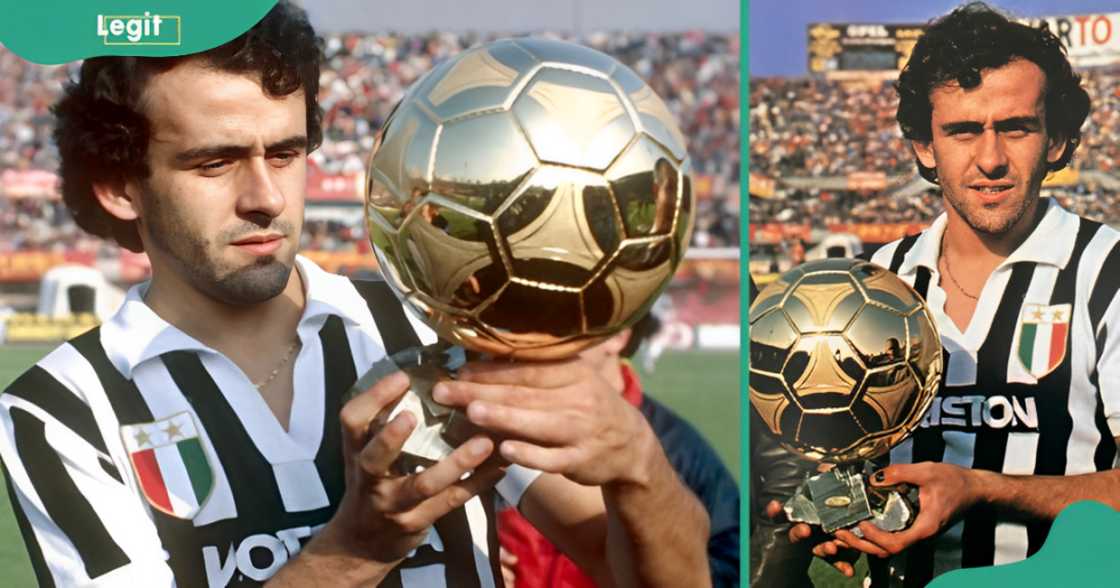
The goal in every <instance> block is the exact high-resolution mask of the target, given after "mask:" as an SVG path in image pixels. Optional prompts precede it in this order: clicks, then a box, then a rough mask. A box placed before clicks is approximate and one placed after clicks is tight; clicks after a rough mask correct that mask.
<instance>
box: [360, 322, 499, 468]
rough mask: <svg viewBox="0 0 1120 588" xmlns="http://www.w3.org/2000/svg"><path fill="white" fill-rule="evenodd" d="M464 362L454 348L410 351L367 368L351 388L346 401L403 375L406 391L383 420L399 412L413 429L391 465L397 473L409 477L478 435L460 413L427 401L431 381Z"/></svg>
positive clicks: (443, 346) (444, 345) (440, 346)
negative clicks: (399, 373)
mask: <svg viewBox="0 0 1120 588" xmlns="http://www.w3.org/2000/svg"><path fill="white" fill-rule="evenodd" d="M465 362H466V350H464V349H463V348H462V347H459V346H456V345H449V344H447V343H443V342H438V343H435V344H432V345H428V346H425V347H411V348H408V349H405V350H403V351H400V352H397V353H395V354H393V355H392V356H389V357H386V358H384V359H382V360H381V361H378V362H377V363H375V364H373V366H372V367H370V369H369V371H367V372H366V373H365V374H363V375H362V377H361V378H358V381H357V382H356V383H355V384H354V386H353V387H352V388H351V390H350V393H349V395H348V396H347V400H349V398H352V397H353V396H354V395H356V394H360V393H362V392H364V391H365V390H367V389H369V388H370V387H371V386H373V385H374V384H375V383H377V381H378V380H380V379H382V378H384V377H385V376H388V375H389V374H391V373H393V372H395V371H398V370H401V371H404V372H405V373H406V374H408V378H409V381H410V383H411V385H410V386H409V390H408V391H407V392H405V393H404V396H402V397H401V399H400V400H399V401H398V402H397V404H396V405H395V406H393V408H392V410H391V411H390V412H389V414H388V416H387V417H385V418H384V422H389V421H390V420H392V419H393V418H396V416H397V415H398V414H400V413H401V412H404V411H408V412H411V413H412V414H413V416H414V417H416V428H415V429H413V430H412V434H411V435H409V437H408V439H407V440H406V441H405V443H404V447H403V448H402V449H401V456H400V458H399V459H398V460H397V461H396V463H394V464H393V470H394V471H396V472H397V473H400V474H409V473H414V472H416V471H418V470H419V469H423V468H426V467H428V466H431V465H432V464H434V463H436V462H438V461H440V460H441V459H443V458H445V457H447V456H448V455H449V454H450V453H451V452H452V451H454V450H455V448H456V447H458V446H459V445H461V444H462V443H464V442H466V441H467V439H470V437H471V435H473V434H475V433H476V432H478V429H477V427H475V426H474V425H473V424H471V423H470V421H468V420H467V417H466V415H464V414H463V413H462V412H461V411H459V410H456V409H454V408H452V407H450V406H446V405H443V404H440V403H438V402H436V401H435V400H433V399H432V388H433V387H434V386H435V385H436V383H437V382H439V381H440V380H451V379H454V374H455V372H456V370H458V369H459V368H460V367H462V365H463V364H464V363H465Z"/></svg>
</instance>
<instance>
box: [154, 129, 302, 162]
mask: <svg viewBox="0 0 1120 588" xmlns="http://www.w3.org/2000/svg"><path fill="white" fill-rule="evenodd" d="M291 149H307V135H292V136H291V137H288V138H286V139H281V140H280V141H277V142H275V143H272V144H269V145H266V146H265V148H264V150H265V153H275V152H277V151H287V150H291ZM250 150H251V149H250V148H249V147H247V146H245V145H209V146H206V147H196V148H194V149H188V150H186V151H182V152H180V153H177V154H175V161H176V162H178V163H180V164H187V163H190V162H192V161H199V160H206V159H239V158H242V157H245V156H246V155H248V154H249V151H250Z"/></svg>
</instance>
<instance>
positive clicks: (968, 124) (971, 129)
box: [941, 120, 984, 135]
mask: <svg viewBox="0 0 1120 588" xmlns="http://www.w3.org/2000/svg"><path fill="white" fill-rule="evenodd" d="M983 130H984V124H983V123H980V122H977V121H972V120H967V121H960V122H950V123H945V124H943V125H941V131H942V132H944V133H945V134H946V135H952V134H954V133H979V132H981V131H983Z"/></svg>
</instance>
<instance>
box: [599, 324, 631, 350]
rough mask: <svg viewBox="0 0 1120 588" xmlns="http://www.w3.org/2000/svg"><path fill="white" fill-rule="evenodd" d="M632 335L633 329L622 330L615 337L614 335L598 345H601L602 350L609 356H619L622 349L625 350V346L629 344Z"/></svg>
mask: <svg viewBox="0 0 1120 588" xmlns="http://www.w3.org/2000/svg"><path fill="white" fill-rule="evenodd" d="M633 333H634V330H633V329H629V328H627V329H623V330H622V331H620V332H619V333H618V334H617V335H614V336H613V337H611V338H610V339H607V340H606V341H603V342H602V343H600V345H602V346H603V348H604V350H605V351H608V352H609V353H610V354H611V355H619V354H621V353H622V350H623V349H626V344H627V343H629V342H630V337H631V335H633Z"/></svg>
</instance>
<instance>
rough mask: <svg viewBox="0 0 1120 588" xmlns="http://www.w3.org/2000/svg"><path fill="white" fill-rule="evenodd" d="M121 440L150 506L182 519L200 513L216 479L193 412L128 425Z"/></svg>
mask: <svg viewBox="0 0 1120 588" xmlns="http://www.w3.org/2000/svg"><path fill="white" fill-rule="evenodd" d="M121 438H122V439H123V440H124V446H125V449H126V450H127V451H128V456H129V458H130V460H131V461H132V468H133V470H135V471H136V478H137V479H138V480H139V481H140V489H141V490H142V491H143V492H144V496H145V497H146V498H147V499H148V503H149V504H151V505H152V506H153V507H154V508H156V509H158V510H160V511H162V512H164V513H167V514H169V515H171V516H173V517H177V518H181V519H190V518H193V517H194V515H196V514H198V511H199V510H200V509H201V508H202V505H203V504H205V503H206V499H207V498H208V497H209V496H210V492H211V491H212V490H213V489H214V479H215V476H214V468H213V466H211V465H210V462H209V460H207V458H206V452H205V451H204V450H203V449H202V442H201V440H200V439H199V438H198V427H197V426H195V422H194V419H193V418H192V417H191V415H190V413H186V412H181V413H179V414H176V415H174V416H172V417H169V418H166V419H163V420H160V421H155V422H151V423H140V424H136V425H125V426H123V427H121Z"/></svg>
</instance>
